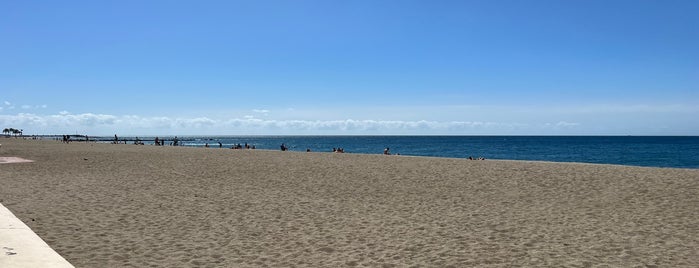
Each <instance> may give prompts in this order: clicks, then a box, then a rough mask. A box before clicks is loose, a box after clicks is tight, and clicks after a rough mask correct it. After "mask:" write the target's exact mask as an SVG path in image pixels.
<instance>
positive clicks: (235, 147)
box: [219, 142, 255, 150]
mask: <svg viewBox="0 0 699 268" xmlns="http://www.w3.org/2000/svg"><path fill="white" fill-rule="evenodd" d="M219 144H220V142H219ZM231 149H235V150H240V149H255V145H249V144H248V143H247V142H246V143H245V145H240V143H238V144H235V145H233V146H232V147H231Z"/></svg>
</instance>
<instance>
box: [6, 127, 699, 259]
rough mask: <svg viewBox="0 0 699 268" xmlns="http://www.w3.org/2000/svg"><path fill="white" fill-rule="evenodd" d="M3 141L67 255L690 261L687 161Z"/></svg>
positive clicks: (22, 206)
mask: <svg viewBox="0 0 699 268" xmlns="http://www.w3.org/2000/svg"><path fill="white" fill-rule="evenodd" d="M2 143H3V146H2V148H1V149H0V156H4V157H10V156H13V157H22V158H25V159H29V160H34V161H35V162H33V163H15V164H2V165H0V171H1V172H2V173H3V174H7V175H6V176H3V178H0V185H3V187H2V188H0V199H2V203H3V204H4V205H5V206H6V207H8V208H9V209H11V210H12V211H13V212H14V213H15V215H16V216H17V217H18V218H19V219H21V220H22V221H23V222H25V223H26V224H27V225H29V226H30V227H31V228H32V230H34V231H35V232H36V233H37V234H38V235H39V236H41V237H42V238H43V239H44V240H45V241H46V242H47V243H48V244H49V245H50V246H51V247H53V248H54V249H55V250H56V251H57V252H58V253H59V254H61V255H62V256H63V257H64V258H66V260H68V261H69V262H71V263H72V264H73V265H75V266H76V267H116V266H129V265H130V266H138V267H144V266H153V267H168V266H170V267H172V266H178V267H197V266H221V267H231V266H233V267H259V266H277V267H278V266H287V267H289V266H297V267H328V266H344V267H362V266H372V267H373V266H396V267H402V266H416V265H417V266H428V267H434V266H439V267H445V266H450V265H451V266H454V267H474V266H475V267H480V266H491V267H532V266H590V265H591V266H598V265H609V266H623V267H631V266H644V265H645V266H653V265H655V266H659V267H694V266H697V265H699V257H697V256H695V255H696V254H693V253H694V252H696V249H697V248H699V240H698V239H696V238H695V237H696V233H699V215H698V213H696V207H699V170H694V169H678V168H649V167H631V166H617V165H602V164H587V163H556V162H533V161H519V160H515V161H511V160H486V161H469V160H465V159H461V158H441V157H414V156H407V157H406V155H401V156H403V157H393V156H385V155H380V154H376V155H374V154H355V153H346V154H333V153H324V152H321V153H305V152H298V151H293V152H281V151H273V150H269V151H268V150H260V149H257V150H230V149H228V150H206V149H200V148H190V149H183V148H178V147H170V146H165V147H157V146H133V145H131V146H117V145H111V144H98V143H95V144H92V143H89V144H85V143H74V144H61V143H60V142H55V141H33V140H17V141H16V142H11V141H8V142H6V141H3V142H2ZM31 219H35V220H34V221H32V220H31Z"/></svg>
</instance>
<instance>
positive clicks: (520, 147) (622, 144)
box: [101, 136, 699, 168]
mask: <svg viewBox="0 0 699 268" xmlns="http://www.w3.org/2000/svg"><path fill="white" fill-rule="evenodd" d="M120 138H121V139H127V140H128V139H134V138H135V137H120ZM139 138H140V139H141V140H143V141H144V142H145V143H146V144H153V139H154V138H155V137H139ZM173 138H174V137H160V139H166V140H167V141H168V142H167V144H170V143H171V142H172V139H173ZM101 139H102V140H110V139H113V137H101ZM179 141H180V143H182V144H183V145H184V146H192V147H203V146H204V145H205V144H207V143H208V144H209V146H210V147H212V148H218V146H219V144H218V143H219V142H220V143H221V144H222V148H226V149H229V148H231V147H232V146H234V145H236V144H241V145H243V146H244V145H245V143H247V144H248V145H250V146H255V147H256V148H257V149H271V150H279V148H280V145H281V144H282V143H284V144H285V145H286V146H288V147H289V150H291V151H306V149H310V150H311V151H313V152H332V150H333V148H343V149H344V150H345V152H346V153H364V154H381V153H383V150H384V148H386V147H389V148H390V152H391V153H393V154H396V153H399V154H401V155H412V156H434V157H453V158H468V157H469V156H472V157H485V158H487V159H508V160H541V161H552V162H582V163H600V164H619V165H631V166H648V167H675V168H699V137H697V136H690V137H666V136H638V137H637V136H205V137H200V136H186V137H179Z"/></svg>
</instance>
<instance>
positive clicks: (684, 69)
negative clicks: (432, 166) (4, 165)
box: [0, 0, 699, 135]
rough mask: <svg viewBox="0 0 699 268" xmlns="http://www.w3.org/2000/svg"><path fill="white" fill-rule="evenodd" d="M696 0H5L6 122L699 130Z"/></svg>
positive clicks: (546, 131) (186, 127)
mask: <svg viewBox="0 0 699 268" xmlns="http://www.w3.org/2000/svg"><path fill="white" fill-rule="evenodd" d="M696 14H699V1H672V0H671V1H644V0H633V1H616V0H609V1H546V0H536V1H535V0H531V1H499V0H493V1H466V0H464V1H6V0H0V36H1V38H0V126H1V127H3V128H5V127H13V128H21V129H24V132H25V133H26V134H43V133H76V132H77V133H81V134H83V133H85V134H90V135H113V134H114V133H120V134H123V135H129V134H133V135H149V134H152V135H165V134H173V135H177V134H179V135H221V134H224V135H239V134H243V135H248V134H252V135H265V134H275V135H276V134H411V135H422V134H428V135H434V134H448V135H699V16H697V15H696Z"/></svg>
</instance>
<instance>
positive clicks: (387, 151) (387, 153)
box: [383, 147, 391, 155]
mask: <svg viewBox="0 0 699 268" xmlns="http://www.w3.org/2000/svg"><path fill="white" fill-rule="evenodd" d="M390 150H391V148H388V147H386V149H383V154H385V155H390V154H391V152H390Z"/></svg>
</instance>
